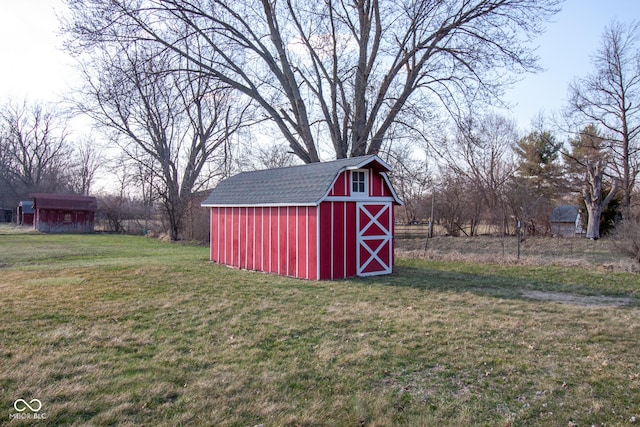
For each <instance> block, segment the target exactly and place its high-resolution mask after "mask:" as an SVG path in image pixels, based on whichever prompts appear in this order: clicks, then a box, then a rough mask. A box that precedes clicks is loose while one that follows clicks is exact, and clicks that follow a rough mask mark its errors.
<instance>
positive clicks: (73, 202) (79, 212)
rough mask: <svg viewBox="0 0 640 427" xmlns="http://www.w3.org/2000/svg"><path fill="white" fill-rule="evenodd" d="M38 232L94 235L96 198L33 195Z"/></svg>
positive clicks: (34, 223) (35, 223)
mask: <svg viewBox="0 0 640 427" xmlns="http://www.w3.org/2000/svg"><path fill="white" fill-rule="evenodd" d="M30 196H31V197H32V198H33V210H34V222H33V226H34V228H35V229H36V230H38V231H41V232H44V233H93V230H94V225H95V213H96V209H97V207H98V203H97V201H96V198H95V197H88V196H72V195H61V194H40V193H38V194H31V195H30Z"/></svg>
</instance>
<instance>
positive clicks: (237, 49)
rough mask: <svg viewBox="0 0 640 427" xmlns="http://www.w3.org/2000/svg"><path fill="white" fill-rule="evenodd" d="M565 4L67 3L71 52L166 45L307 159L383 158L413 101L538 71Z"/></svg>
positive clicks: (502, 0) (487, 94)
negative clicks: (230, 91)
mask: <svg viewBox="0 0 640 427" xmlns="http://www.w3.org/2000/svg"><path fill="white" fill-rule="evenodd" d="M560 1H561V0H468V1H458V0H422V1H418V2H409V1H396V0H327V1H324V2H309V1H306V0H287V1H273V0H246V1H236V2H228V1H225V0H206V1H205V0H136V1H132V0H111V1H109V2H105V1H103V0H67V3H68V4H69V6H70V8H71V10H72V18H71V21H70V22H68V23H67V29H68V31H69V33H70V34H72V35H73V37H75V39H74V41H73V43H71V45H72V48H73V49H80V50H82V49H87V48H89V47H90V46H92V45H93V44H94V43H101V42H104V41H114V40H120V41H121V40H130V41H136V42H141V43H145V44H149V43H152V44H156V45H159V46H160V47H161V48H162V49H163V50H164V51H171V52H174V53H175V54H176V55H178V56H180V57H182V58H186V59H187V60H188V61H187V62H186V63H187V64H189V65H195V66H196V67H197V70H198V71H201V72H203V73H205V74H206V75H208V76H212V77H215V78H216V79H219V80H220V81H222V82H224V83H226V84H228V85H229V86H231V87H233V88H235V89H236V90H238V91H239V92H241V93H243V94H244V95H246V96H248V97H249V98H251V99H253V100H254V101H255V103H256V104H257V105H259V106H260V107H261V110H262V112H263V114H264V117H265V118H267V119H268V120H271V121H272V122H273V123H274V124H275V125H276V126H277V127H278V129H279V130H280V133H281V135H282V137H283V139H284V140H286V142H287V143H288V144H289V146H290V147H291V150H292V152H293V153H295V155H296V156H298V157H299V158H300V159H302V160H303V161H304V162H317V161H319V160H320V157H319V151H320V148H321V145H320V141H322V140H325V141H330V142H331V148H332V150H333V152H334V153H335V156H336V157H337V158H342V157H347V156H358V155H363V154H365V153H378V151H379V150H380V148H381V146H382V144H383V141H384V139H385V135H386V134H387V132H388V131H389V129H390V128H391V126H392V125H393V124H394V123H396V121H397V120H398V118H399V116H400V115H401V114H402V113H403V112H404V111H406V109H407V108H410V107H411V105H412V103H413V102H416V103H417V102H419V103H424V104H423V105H425V108H431V106H432V105H436V104H437V103H439V104H440V105H441V106H443V107H444V108H445V109H447V110H448V111H449V112H450V113H452V114H454V115H457V114H459V113H460V112H461V111H463V110H464V109H465V107H466V104H467V103H469V102H472V103H475V104H478V103H482V102H492V101H495V100H496V97H497V96H498V95H500V93H501V89H502V88H503V87H504V86H503V85H504V83H508V82H511V81H512V80H513V77H514V75H515V74H513V73H509V71H512V72H516V73H521V72H524V71H534V70H536V65H535V63H536V58H535V55H534V50H533V49H531V48H530V46H529V43H530V42H531V41H532V39H533V38H534V36H535V35H537V34H538V33H540V32H541V31H542V23H543V22H544V21H545V20H546V19H548V18H549V17H550V16H551V15H553V14H554V13H556V12H557V10H558V8H557V7H558V4H559V3H560Z"/></svg>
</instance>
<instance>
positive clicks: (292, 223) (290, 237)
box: [286, 206, 298, 277]
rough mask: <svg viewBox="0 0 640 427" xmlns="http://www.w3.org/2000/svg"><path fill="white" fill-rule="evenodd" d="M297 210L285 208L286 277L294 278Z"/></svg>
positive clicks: (296, 253) (291, 207)
mask: <svg viewBox="0 0 640 427" xmlns="http://www.w3.org/2000/svg"><path fill="white" fill-rule="evenodd" d="M297 210H298V208H296V207H295V206H289V207H288V208H287V255H286V256H287V270H286V274H287V276H293V277H296V271H297V258H298V217H297V216H296V212H297Z"/></svg>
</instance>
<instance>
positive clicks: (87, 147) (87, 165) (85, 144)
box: [71, 135, 105, 196]
mask: <svg viewBox="0 0 640 427" xmlns="http://www.w3.org/2000/svg"><path fill="white" fill-rule="evenodd" d="M72 159H73V160H72V163H73V164H72V167H71V168H72V171H73V173H72V176H71V182H72V185H73V187H74V190H75V191H74V192H75V193H77V194H81V195H85V196H88V195H89V194H90V192H91V189H92V186H93V183H94V181H95V178H96V174H97V172H98V170H99V169H100V168H101V167H102V166H103V164H104V161H105V157H104V155H103V151H102V149H101V148H100V146H99V145H98V144H97V142H96V140H95V138H93V137H92V136H90V135H85V136H83V137H81V138H80V139H79V140H78V141H76V142H75V144H74V146H73V156H72Z"/></svg>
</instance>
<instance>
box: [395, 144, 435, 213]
mask: <svg viewBox="0 0 640 427" xmlns="http://www.w3.org/2000/svg"><path fill="white" fill-rule="evenodd" d="M388 159H389V164H390V165H391V167H392V169H393V172H392V174H391V176H390V178H391V180H392V181H393V187H394V189H395V190H396V191H397V192H398V196H399V197H400V199H401V200H402V201H403V202H404V205H403V206H402V211H403V213H404V215H399V216H403V217H404V219H405V220H406V221H407V222H409V223H410V222H414V221H418V220H421V219H424V218H426V216H427V215H426V210H425V209H424V207H425V202H426V200H425V199H426V197H427V192H428V191H429V190H432V191H433V187H434V184H435V182H434V177H433V174H432V173H431V171H430V170H429V163H428V161H427V158H426V156H424V155H423V157H422V158H420V157H418V155H417V153H416V154H414V153H413V150H412V149H411V146H410V145H407V144H405V145H403V146H399V147H396V148H395V149H394V150H392V152H390V153H389V156H388Z"/></svg>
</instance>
